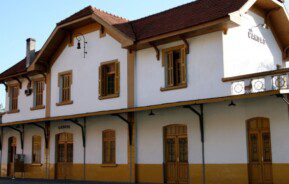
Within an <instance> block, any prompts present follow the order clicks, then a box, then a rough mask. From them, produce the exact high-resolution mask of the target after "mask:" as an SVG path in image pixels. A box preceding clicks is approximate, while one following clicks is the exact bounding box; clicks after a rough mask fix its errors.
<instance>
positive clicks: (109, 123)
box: [50, 116, 128, 164]
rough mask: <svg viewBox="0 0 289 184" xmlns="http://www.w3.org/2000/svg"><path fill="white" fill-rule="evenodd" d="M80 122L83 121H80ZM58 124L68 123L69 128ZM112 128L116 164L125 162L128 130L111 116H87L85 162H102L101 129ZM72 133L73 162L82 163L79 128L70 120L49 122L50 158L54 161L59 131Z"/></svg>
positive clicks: (82, 155) (124, 124) (82, 151)
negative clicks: (114, 135) (62, 127)
mask: <svg viewBox="0 0 289 184" xmlns="http://www.w3.org/2000/svg"><path fill="white" fill-rule="evenodd" d="M80 123H81V124H82V123H83V121H80ZM60 125H70V128H67V129H59V128H58V126H60ZM107 129H112V130H115V134H116V164H127V143H128V136H127V135H128V131H127V125H126V123H124V122H122V120H120V119H118V118H116V117H112V116H101V117H91V118H87V124H86V131H87V138H86V140H87V142H86V163H87V164H102V131H103V130H107ZM63 132H67V133H72V134H73V163H79V164H82V163H83V161H84V149H83V146H82V145H83V144H82V134H81V128H80V127H79V126H77V125H75V124H73V123H71V122H63V121H61V122H53V123H52V124H51V139H50V140H51V141H50V148H51V149H50V158H51V163H55V161H56V160H55V159H56V157H55V148H56V147H55V146H56V144H55V138H56V135H57V134H59V133H63Z"/></svg>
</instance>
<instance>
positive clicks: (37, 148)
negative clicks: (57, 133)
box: [32, 135, 41, 164]
mask: <svg viewBox="0 0 289 184" xmlns="http://www.w3.org/2000/svg"><path fill="white" fill-rule="evenodd" d="M32 163H34V164H40V163H41V136H39V135H34V136H33V137H32Z"/></svg>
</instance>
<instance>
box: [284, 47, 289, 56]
mask: <svg viewBox="0 0 289 184" xmlns="http://www.w3.org/2000/svg"><path fill="white" fill-rule="evenodd" d="M288 50H289V45H288V46H287V47H285V49H284V51H283V59H286V58H288V54H287V52H288Z"/></svg>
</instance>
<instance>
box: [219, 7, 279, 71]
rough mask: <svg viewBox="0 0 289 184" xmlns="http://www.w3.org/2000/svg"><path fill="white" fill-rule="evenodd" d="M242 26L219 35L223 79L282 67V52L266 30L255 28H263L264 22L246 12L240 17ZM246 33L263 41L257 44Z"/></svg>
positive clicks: (251, 13)
mask: <svg viewBox="0 0 289 184" xmlns="http://www.w3.org/2000/svg"><path fill="white" fill-rule="evenodd" d="M241 20H242V24H241V26H238V27H236V28H232V29H229V30H228V33H227V35H223V43H224V77H230V76H237V75H244V74H248V73H256V72H262V71H268V70H273V69H276V64H280V65H283V62H282V52H281V50H280V48H279V46H278V44H277V42H276V39H275V37H274V35H273V34H272V32H271V30H270V29H265V28H263V27H262V26H259V27H256V26H257V25H260V24H264V18H262V17H260V16H259V15H257V14H255V13H253V12H251V11H249V12H248V13H247V14H244V15H242V19H241ZM249 29H252V31H253V33H254V34H256V35H258V36H259V37H261V38H264V39H265V40H266V44H265V45H264V44H261V43H259V42H257V41H255V40H252V39H251V38H249V37H248V32H249Z"/></svg>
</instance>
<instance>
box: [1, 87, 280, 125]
mask: <svg viewBox="0 0 289 184" xmlns="http://www.w3.org/2000/svg"><path fill="white" fill-rule="evenodd" d="M278 94H282V92H281V90H271V91H265V92H259V93H251V94H243V95H234V96H224V97H217V98H209V99H199V100H189V101H181V102H173V103H164V104H157V105H150V106H143V107H135V108H125V109H117V110H108V111H98V112H90V113H83V114H74V115H67V116H56V117H49V118H39V119H31V120H24V121H15V122H9V123H3V124H0V127H3V126H12V125H19V124H29V123H41V122H45V121H60V120H65V119H75V118H84V117H92V116H103V115H111V114H120V113H128V112H140V111H147V110H155V109H164V108H172V107H181V106H186V105H198V104H209V103H217V102H224V101H230V100H238V99H249V98H257V97H265V96H272V95H278Z"/></svg>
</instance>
